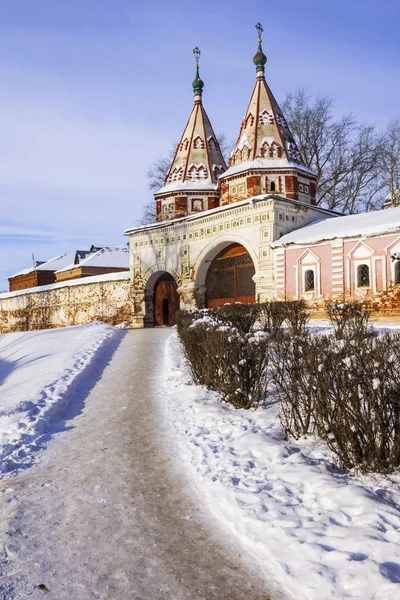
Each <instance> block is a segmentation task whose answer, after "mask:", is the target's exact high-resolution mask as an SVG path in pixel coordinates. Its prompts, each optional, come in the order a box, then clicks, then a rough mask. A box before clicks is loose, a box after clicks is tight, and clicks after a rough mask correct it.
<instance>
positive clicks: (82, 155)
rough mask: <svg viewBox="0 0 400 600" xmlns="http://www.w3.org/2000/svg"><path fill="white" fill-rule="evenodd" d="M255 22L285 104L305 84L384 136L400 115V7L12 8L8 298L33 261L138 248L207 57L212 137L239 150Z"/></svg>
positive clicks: (2, 64)
mask: <svg viewBox="0 0 400 600" xmlns="http://www.w3.org/2000/svg"><path fill="white" fill-rule="evenodd" d="M258 21H261V22H262V23H263V26H264V30H265V31H264V42H263V47H264V51H265V53H266V54H267V56H268V63H267V69H266V76H267V80H268V82H269V84H270V86H271V88H272V90H273V92H274V94H275V96H276V97H277V98H278V100H282V99H283V98H284V96H285V94H286V92H288V91H290V90H295V89H297V88H299V87H302V86H304V87H306V88H307V89H308V90H309V92H310V93H311V94H331V95H333V96H334V97H335V98H336V106H337V108H336V110H337V112H338V114H341V113H343V112H353V113H354V114H355V115H356V116H358V117H359V118H360V119H361V120H365V121H368V122H373V123H376V124H377V125H378V126H379V127H382V128H383V127H384V126H385V124H386V123H387V121H388V120H389V119H391V118H395V117H397V116H398V115H399V114H400V105H399V102H398V98H399V96H400V42H399V38H398V30H397V29H398V23H399V22H400V2H399V1H398V0H379V2H378V0H335V2H322V1H321V0H302V2H298V1H294V0H287V1H286V2H282V3H272V2H266V0H263V1H259V0H253V2H252V3H245V2H243V1H240V2H238V1H236V0H230V1H227V0H218V1H215V0H213V1H211V0H203V2H201V3H199V2H197V3H189V2H187V1H181V0H175V1H160V0H152V1H151V2H148V3H144V2H137V1H136V0H1V2H0V80H1V88H2V92H1V96H0V203H1V211H0V289H1V288H3V289H4V288H6V286H7V282H6V276H7V275H9V274H12V273H13V272H15V271H17V270H19V269H20V268H24V267H26V266H27V265H29V264H30V261H31V255H32V253H34V254H35V257H36V258H37V259H38V260H45V259H48V258H51V257H53V256H55V255H57V254H59V253H61V252H63V251H68V250H74V249H76V248H86V247H88V246H89V245H90V244H92V243H93V244H95V245H102V244H117V243H124V242H125V241H126V240H125V238H124V237H123V231H124V229H126V228H128V227H132V226H134V225H135V224H136V222H137V220H138V219H139V217H140V213H141V207H142V205H143V204H145V203H146V202H148V201H149V200H151V194H150V192H149V191H148V189H147V178H146V173H147V169H148V167H149V165H150V164H151V162H152V161H153V160H154V159H155V158H157V156H159V155H162V154H165V153H166V152H168V150H169V148H170V146H171V143H172V142H173V141H174V140H177V139H178V138H179V136H180V134H181V132H182V129H183V127H184V125H185V123H186V120H187V117H188V115H189V112H190V110H191V107H192V101H193V94H192V90H191V82H192V79H193V76H194V62H193V56H192V49H193V47H194V46H196V45H197V46H199V47H200V49H201V52H202V55H201V68H200V72H201V76H202V79H203V80H204V82H205V89H204V104H205V107H206V110H207V112H208V114H209V116H210V118H211V122H212V124H213V126H214V129H215V130H216V131H224V132H226V133H227V134H228V137H229V138H231V139H234V138H236V135H237V133H238V129H239V126H240V122H241V119H242V117H243V114H244V111H245V109H246V105H247V102H248V99H249V96H250V93H251V90H252V86H253V83H254V78H255V71H254V67H253V64H252V57H253V55H254V53H255V50H256V31H255V29H254V25H255V23H257V22H258Z"/></svg>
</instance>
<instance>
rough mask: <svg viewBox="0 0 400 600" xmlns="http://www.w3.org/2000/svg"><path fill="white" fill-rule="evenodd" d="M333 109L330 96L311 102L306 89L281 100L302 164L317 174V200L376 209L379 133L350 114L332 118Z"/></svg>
mask: <svg viewBox="0 0 400 600" xmlns="http://www.w3.org/2000/svg"><path fill="white" fill-rule="evenodd" d="M333 109H334V100H333V98H332V97H330V96H321V97H318V98H316V100H315V101H314V102H313V101H312V99H311V98H310V96H308V95H307V93H306V91H305V90H304V89H300V90H297V91H296V92H294V93H290V94H288V95H287V97H286V99H285V101H284V102H283V104H282V110H283V113H284V114H285V117H286V119H287V121H288V123H289V127H290V130H291V132H292V134H293V136H294V138H295V140H296V142H297V144H298V147H299V150H300V152H301V154H302V156H303V158H304V160H305V163H306V165H307V167H308V168H309V169H311V170H312V171H314V172H315V173H316V174H317V186H318V192H317V202H318V204H320V205H322V206H325V207H327V208H329V209H331V210H338V211H341V212H345V213H355V212H359V211H362V210H371V209H373V208H376V206H377V204H378V202H380V201H381V199H380V197H379V193H380V192H381V190H382V187H383V182H382V178H381V175H382V171H383V166H382V161H381V160H380V156H381V140H380V137H379V136H378V134H377V132H376V130H375V127H374V126H373V125H367V124H365V123H358V122H357V120H356V119H355V117H354V116H353V115H352V114H348V115H343V116H342V117H341V118H339V119H335V118H334V114H333Z"/></svg>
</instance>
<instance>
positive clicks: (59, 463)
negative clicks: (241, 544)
mask: <svg viewBox="0 0 400 600" xmlns="http://www.w3.org/2000/svg"><path fill="white" fill-rule="evenodd" d="M169 335H171V332H170V331H168V330H163V329H153V330H141V331H133V332H128V333H127V335H126V336H125V338H124V339H123V340H122V342H121V345H120V346H119V348H118V349H117V351H116V353H115V354H114V356H113V358H112V360H111V362H110V364H109V365H105V364H102V361H105V360H106V359H105V358H101V359H100V360H99V363H98V365H97V366H98V369H99V373H100V372H101V370H102V369H103V368H104V367H106V368H105V370H104V373H103V374H102V376H101V379H99V381H98V382H97V384H96V385H95V387H94V388H93V389H92V390H91V391H90V393H89V395H88V397H87V398H86V399H84V398H81V397H76V398H75V399H74V401H73V402H72V403H71V404H70V406H69V409H68V414H64V415H63V418H64V419H65V420H64V421H59V422H58V423H56V424H55V428H56V429H57V428H58V430H59V431H58V433H57V435H56V436H55V437H54V439H53V440H52V441H51V443H50V445H49V447H48V449H47V450H46V451H45V452H43V455H42V460H41V462H39V464H38V465H37V466H35V467H32V468H30V469H28V470H26V471H22V472H20V473H19V474H18V475H16V476H14V477H9V478H5V479H4V480H3V481H2V482H1V483H0V510H1V514H2V515H3V516H2V519H1V520H0V543H1V545H0V573H1V576H0V600H23V599H25V598H31V599H32V600H36V599H39V598H49V599H52V600H63V599H68V600H70V599H71V598H73V599H74V600H86V599H89V598H90V599H92V598H96V599H99V600H103V599H104V600H106V599H108V600H120V599H121V600H131V599H132V600H134V599H143V600H145V599H146V600H161V599H162V600H167V599H168V600H180V599H182V600H183V599H184V600H188V599H194V600H200V599H204V600H211V599H212V598H229V599H230V600H235V599H238V600H239V598H240V599H242V598H243V597H245V598H246V599H247V600H253V599H254V600H266V599H267V598H268V594H267V592H266V590H265V584H264V582H263V579H262V576H261V574H260V573H259V572H257V570H256V567H250V566H249V565H247V563H245V562H244V558H242V557H241V556H240V554H241V550H240V548H237V547H235V545H234V543H233V541H231V540H230V539H227V538H224V537H223V534H222V533H221V532H220V531H219V530H218V529H216V530H214V531H213V530H212V528H211V527H210V524H212V523H213V520H212V517H211V516H210V514H209V513H208V512H207V509H206V508H205V507H202V506H201V499H200V501H199V506H196V503H195V502H193V500H192V498H193V496H192V495H189V494H188V492H187V486H188V482H187V480H186V479H185V476H184V474H182V475H181V474H180V473H178V472H177V466H176V464H177V463H174V461H173V460H171V457H170V455H169V453H168V449H167V442H168V433H167V431H166V430H165V429H164V427H163V425H162V423H161V424H160V420H161V419H160V414H159V412H158V408H157V406H158V404H157V403H158V402H160V401H162V399H160V398H157V397H156V396H157V393H158V390H160V389H161V385H160V383H161V382H160V377H161V376H162V374H163V368H162V366H163V360H164V350H165V343H166V341H167V338H168V336H169ZM83 400H84V402H83ZM194 494H195V491H194Z"/></svg>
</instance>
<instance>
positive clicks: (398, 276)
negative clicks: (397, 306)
mask: <svg viewBox="0 0 400 600" xmlns="http://www.w3.org/2000/svg"><path fill="white" fill-rule="evenodd" d="M394 282H395V284H399V283H400V260H398V261H397V262H396V263H395V265H394Z"/></svg>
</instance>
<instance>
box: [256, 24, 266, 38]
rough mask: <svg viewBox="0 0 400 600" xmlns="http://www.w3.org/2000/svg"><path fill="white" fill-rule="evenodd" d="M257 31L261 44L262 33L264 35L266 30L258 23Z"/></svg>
mask: <svg viewBox="0 0 400 600" xmlns="http://www.w3.org/2000/svg"><path fill="white" fill-rule="evenodd" d="M256 29H257V31H258V41H259V42H261V39H262V33H263V31H264V28H263V26H262V25H261V23H260V22H258V23H257V25H256Z"/></svg>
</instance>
